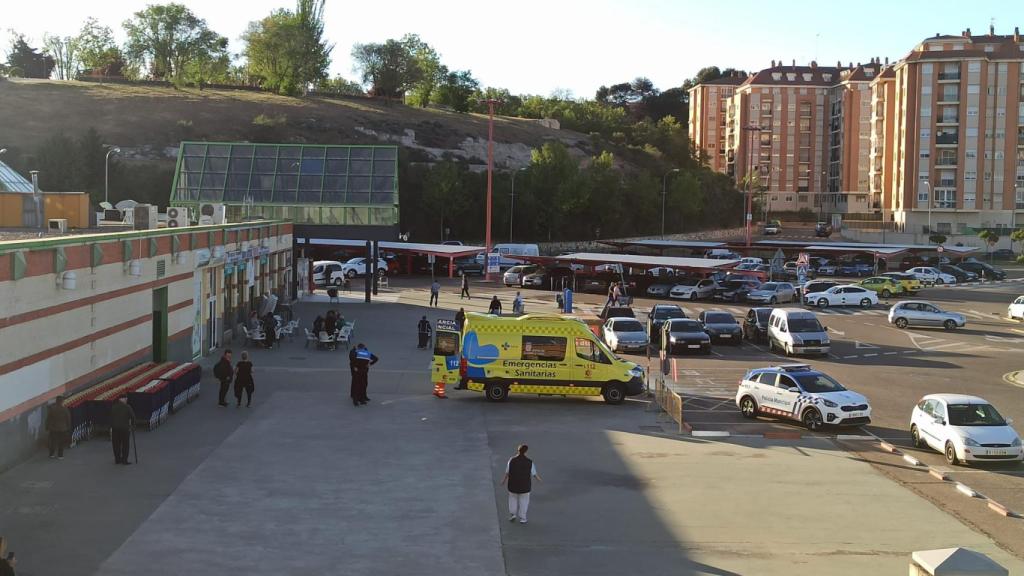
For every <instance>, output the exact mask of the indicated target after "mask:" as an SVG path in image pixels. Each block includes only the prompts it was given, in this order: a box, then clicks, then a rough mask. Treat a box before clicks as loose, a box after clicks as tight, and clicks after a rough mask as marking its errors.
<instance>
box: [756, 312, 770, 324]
mask: <svg viewBox="0 0 1024 576" xmlns="http://www.w3.org/2000/svg"><path fill="white" fill-rule="evenodd" d="M755 313H756V314H757V320H758V321H759V322H765V323H767V322H768V318H769V317H771V315H772V309H771V308H761V309H759V310H757V311H756V312H755Z"/></svg>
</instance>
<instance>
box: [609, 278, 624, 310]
mask: <svg viewBox="0 0 1024 576" xmlns="http://www.w3.org/2000/svg"><path fill="white" fill-rule="evenodd" d="M621 297H622V288H620V287H619V283H618V282H613V283H612V302H611V305H612V306H618V305H619V298H621Z"/></svg>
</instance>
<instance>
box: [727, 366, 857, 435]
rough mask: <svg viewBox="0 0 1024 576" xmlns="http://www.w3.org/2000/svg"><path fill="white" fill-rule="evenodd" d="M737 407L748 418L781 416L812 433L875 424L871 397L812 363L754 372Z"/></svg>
mask: <svg viewBox="0 0 1024 576" xmlns="http://www.w3.org/2000/svg"><path fill="white" fill-rule="evenodd" d="M736 406H737V407H739V409H740V412H741V413H742V414H743V416H744V417H745V418H756V417H757V416H758V415H759V414H765V415H770V416H780V417H782V418H788V419H790V420H797V421H799V422H801V423H802V424H803V425H804V426H805V427H806V428H807V429H808V430H818V429H820V428H821V427H822V426H824V425H826V424H827V425H831V426H861V425H863V424H868V423H870V422H871V406H870V405H869V404H868V400H867V398H865V397H864V396H862V395H860V394H858V393H856V392H853V391H852V390H847V389H846V388H844V387H843V385H842V384H840V383H839V382H836V381H835V380H833V379H832V377H830V376H828V375H827V374H825V373H824V372H819V371H817V370H814V369H813V368H811V367H810V365H808V364H783V365H781V366H775V367H772V368H756V369H754V370H750V371H749V372H747V374H746V375H745V376H744V377H743V380H741V381H740V386H739V389H738V390H737V391H736Z"/></svg>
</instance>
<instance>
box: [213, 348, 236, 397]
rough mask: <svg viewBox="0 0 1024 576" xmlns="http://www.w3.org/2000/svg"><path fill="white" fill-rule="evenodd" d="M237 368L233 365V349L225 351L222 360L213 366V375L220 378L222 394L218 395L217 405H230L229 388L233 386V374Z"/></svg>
mask: <svg viewBox="0 0 1024 576" xmlns="http://www.w3.org/2000/svg"><path fill="white" fill-rule="evenodd" d="M234 373H235V369H234V368H233V367H232V366H231V349H230V348H229V349H227V350H225V351H224V354H223V355H222V356H221V357H220V361H219V362H217V364H216V365H215V366H214V367H213V375H214V377H215V378H217V380H220V394H219V395H218V396H217V405H218V406H220V407H224V406H227V405H228V402H227V397H228V388H230V387H231V376H232V375H233V374H234Z"/></svg>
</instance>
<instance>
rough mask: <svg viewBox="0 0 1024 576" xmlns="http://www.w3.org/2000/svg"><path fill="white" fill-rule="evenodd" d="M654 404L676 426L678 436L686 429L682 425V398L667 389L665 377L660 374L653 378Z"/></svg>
mask: <svg viewBox="0 0 1024 576" xmlns="http://www.w3.org/2000/svg"><path fill="white" fill-rule="evenodd" d="M654 403H655V404H656V405H657V406H658V407H660V408H661V410H662V411H664V412H665V414H668V416H669V418H671V419H672V421H673V422H675V423H676V424H677V426H678V429H677V430H678V433H679V434H683V433H684V431H686V430H687V429H688V427H687V426H686V425H685V424H684V423H683V397H682V396H680V395H679V393H678V392H675V391H674V390H672V389H671V388H669V386H668V383H667V382H666V381H665V375H664V374H661V373H658V375H657V376H655V378H654Z"/></svg>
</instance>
